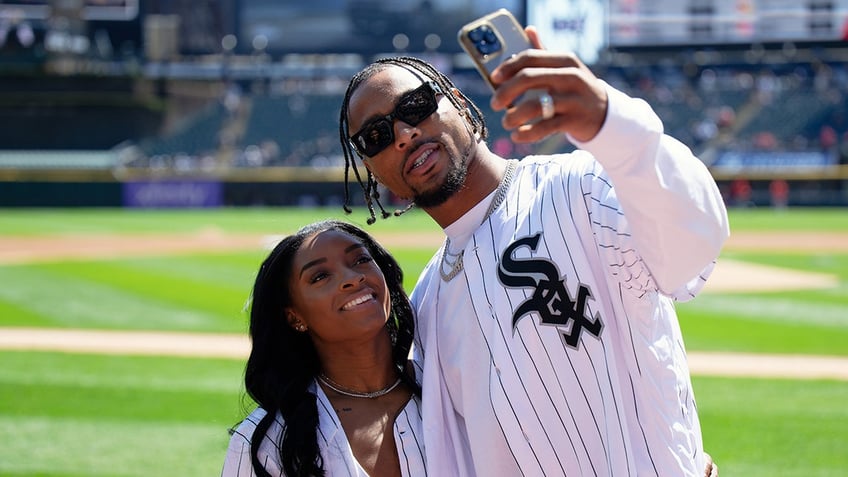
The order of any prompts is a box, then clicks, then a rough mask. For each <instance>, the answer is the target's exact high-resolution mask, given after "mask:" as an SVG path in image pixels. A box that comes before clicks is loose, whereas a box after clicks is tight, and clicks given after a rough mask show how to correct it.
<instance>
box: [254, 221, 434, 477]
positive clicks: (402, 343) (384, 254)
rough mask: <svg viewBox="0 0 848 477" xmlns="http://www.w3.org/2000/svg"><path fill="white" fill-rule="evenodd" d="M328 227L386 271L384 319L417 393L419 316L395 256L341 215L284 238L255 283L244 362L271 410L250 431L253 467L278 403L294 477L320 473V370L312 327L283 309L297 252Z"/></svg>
mask: <svg viewBox="0 0 848 477" xmlns="http://www.w3.org/2000/svg"><path fill="white" fill-rule="evenodd" d="M326 230H337V231H341V232H344V233H347V234H349V235H351V236H353V237H354V238H356V239H357V240H359V241H360V242H361V243H362V244H363V245H365V248H366V249H368V251H369V253H370V254H371V257H372V258H373V259H374V261H375V263H376V264H377V266H379V267H380V270H381V271H382V272H383V275H384V276H385V279H386V284H387V285H388V289H389V295H390V300H391V315H390V316H389V319H388V322H387V324H386V327H387V328H388V329H389V334H390V336H391V338H392V349H393V360H394V365H395V367H396V368H397V369H398V372H399V374H400V376H401V379H403V380H404V381H405V382H406V384H408V385H409V386H411V388H412V389H413V390H414V391H415V393H416V394H417V395H419V396H420V395H421V388H420V387H419V386H418V385H417V383H416V382H415V380H414V378H413V377H411V376H410V375H409V374H408V373H407V372H406V363H407V359H408V356H409V351H410V348H411V346H412V340H413V332H414V326H415V324H414V321H413V312H412V306H411V304H410V302H409V298H408V296H407V294H406V292H405V291H404V288H403V272H402V270H401V268H400V266H399V265H398V263H397V261H396V260H395V259H394V257H392V255H391V254H389V252H388V251H387V250H386V249H385V248H383V247H382V246H381V245H380V244H379V243H377V241H376V240H374V238H373V237H371V235H369V234H368V233H367V232H365V231H364V230H362V229H360V228H359V227H357V226H355V225H352V224H349V223H346V222H343V221H338V220H326V221H321V222H316V223H313V224H310V225H307V226H305V227H303V228H301V229H300V230H298V231H297V232H296V233H294V234H293V235H290V236H288V237H286V238H284V239H283V240H282V241H280V243H279V244H277V246H276V247H275V248H274V250H273V251H272V252H271V253H270V254H269V255H268V257H267V258H266V259H265V261H264V262H263V263H262V266H261V267H260V268H259V273H258V274H257V277H256V282H255V283H254V286H253V294H252V302H251V305H250V337H251V340H252V342H253V345H252V349H251V351H250V356H249V357H248V360H247V366H246V368H245V377H244V384H245V389H246V391H247V394H248V395H249V396H250V397H251V398H253V400H254V401H256V403H257V404H259V406H261V407H262V408H263V409H265V410H266V411H267V413H268V414H267V415H266V416H265V418H264V419H263V420H262V421H261V422H260V424H259V425H257V429H256V431H255V432H254V434H253V436H252V438H251V456H252V459H253V468H254V472H256V474H257V475H259V476H263V475H268V474H267V472H266V471H265V469H264V467H263V466H262V464H261V463H260V462H258V459H257V451H258V449H259V443H260V442H261V441H262V439H263V438H264V436H265V432H266V431H267V429H268V427H269V426H270V424H271V423H272V422H273V419H274V418H275V415H276V413H277V411H279V412H280V413H281V414H282V417H283V419H284V420H285V428H284V429H283V433H282V435H281V437H280V441H279V442H277V443H276V444H277V447H278V448H279V450H280V461H281V462H282V466H283V471H284V472H285V474H286V475H287V476H289V477H294V476H323V475H324V470H323V461H322V459H321V455H320V452H319V448H318V434H317V428H318V407H317V403H316V396H315V395H314V394H312V393H311V392H309V386H310V384H311V383H312V382H313V380H314V378H315V377H316V376H317V375H318V373H319V372H320V370H321V364H320V363H319V361H318V354H317V352H316V351H315V347H314V345H313V344H312V339H311V338H310V337H309V335H308V334H307V333H302V332H298V331H295V330H294V329H293V328H292V327H291V326H289V323H288V320H287V319H286V313H285V310H286V309H287V308H288V307H289V306H290V305H291V296H290V291H289V284H290V281H291V280H292V279H293V278H292V277H293V271H292V264H293V261H294V256H295V253H296V252H297V251H298V250H299V249H300V247H301V245H302V244H303V242H304V241H305V240H306V239H307V238H308V237H310V236H312V235H315V234H317V233H320V232H323V231H326Z"/></svg>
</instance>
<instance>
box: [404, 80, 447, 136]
mask: <svg viewBox="0 0 848 477" xmlns="http://www.w3.org/2000/svg"><path fill="white" fill-rule="evenodd" d="M437 108H438V104H437V103H436V95H435V93H433V90H432V89H430V87H429V86H428V85H424V87H422V88H419V89H417V90H415V91H413V92H412V93H410V94H409V95H408V96H406V97H404V98H403V100H402V101H401V102H400V103H399V104H398V106H397V117H398V119H400V120H401V121H403V122H405V123H407V124H409V125H411V126H417V125H418V123H420V122H421V121H423V120H425V119H427V117H428V116H430V115H431V114H433V113H434V112H435V111H436V109H437Z"/></svg>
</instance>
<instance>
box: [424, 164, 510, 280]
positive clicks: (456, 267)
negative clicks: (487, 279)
mask: <svg viewBox="0 0 848 477" xmlns="http://www.w3.org/2000/svg"><path fill="white" fill-rule="evenodd" d="M516 167H518V161H517V160H509V161H507V165H506V172H504V176H503V177H502V178H501V182H500V184H498V188H497V189H496V190H495V196H494V197H493V198H492V202H490V203H489V209H488V210H487V211H486V215H485V216H484V217H483V221H482V222H480V223H481V224H483V223H485V222H486V221H487V220H489V217H491V216H492V213H493V212H494V211H495V209H497V208H498V206H499V205H501V202H503V201H504V199H505V198H506V191H507V190H508V189H509V186H510V184H512V176H513V174H514V173H515V169H516ZM448 249H450V237H446V238H445V246H444V248H442V258H441V261H440V263H439V275H441V276H442V280H444V281H445V282H449V281H451V280H453V279H454V278H455V277H456V276H457V275H459V272H461V271H462V270H463V268H465V267H464V265H463V262H462V256H463V254H464V253H465V251H464V250H463V251H461V252H459V255H457V256H456V260H455V261H454V262H453V263H451V262H450V261H448V254H449V252H448ZM474 250H477V248H476V247H475V248H474ZM445 269H448V271H447V272H445Z"/></svg>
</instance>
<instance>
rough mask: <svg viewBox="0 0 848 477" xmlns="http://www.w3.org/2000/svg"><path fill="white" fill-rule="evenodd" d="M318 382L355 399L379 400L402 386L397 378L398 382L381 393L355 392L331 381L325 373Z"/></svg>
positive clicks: (320, 375)
mask: <svg viewBox="0 0 848 477" xmlns="http://www.w3.org/2000/svg"><path fill="white" fill-rule="evenodd" d="M318 380H319V381H321V382H322V383H324V385H326V386H327V387H328V388H330V389H332V390H333V391H335V392H337V393H339V394H343V395H345V396H350V397H355V398H365V399H374V398H378V397H380V396H385V395H386V394H389V393H390V392H392V391H394V389H395V388H396V387H398V385H399V384H400V381H401V379H400V378H397V381H395V382H394V383H392V384H390V385H388V386H387V387H385V388H383V389H380V390H379V391H373V392H370V393H361V392H359V391H354V390H353V389H347V388H345V387H344V386H342V385H341V384H339V383H337V382H335V381H333V380H332V379H330V378H329V377H327V375H326V374H324V373H321V374H319V375H318Z"/></svg>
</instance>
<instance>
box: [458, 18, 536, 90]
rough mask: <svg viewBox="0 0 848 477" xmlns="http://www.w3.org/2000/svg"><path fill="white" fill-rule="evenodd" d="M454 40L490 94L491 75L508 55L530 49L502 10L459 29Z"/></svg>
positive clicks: (522, 30)
mask: <svg viewBox="0 0 848 477" xmlns="http://www.w3.org/2000/svg"><path fill="white" fill-rule="evenodd" d="M457 38H458V39H459V44H460V45H461V46H462V49H463V50H465V52H466V53H468V55H469V56H470V57H471V59H472V60H473V61H474V66H475V67H476V68H477V71H479V72H480V74H481V75H482V76H483V79H484V80H486V83H487V84H488V85H489V87H490V88H492V90H494V89H495V85H494V84H493V83H492V78H491V75H492V71H493V70H494V69H495V68H497V67H498V65H500V64H501V63H503V62H504V61H506V60H507V59H509V58H510V57H511V56H512V55H514V54H516V53H519V52H521V51H523V50H526V49H528V48H532V47H533V46H532V45H531V44H530V39H529V38H528V37H527V34H526V33H524V28H523V27H522V26H521V24H520V23H518V20H516V19H515V17H514V16H513V15H512V13H510V12H509V10H507V9H505V8H501V9H500V10H497V11H495V12H492V13H490V14H488V15H486V16H484V17H481V18H478V19H477V20H474V21H472V22H470V23H468V24H467V25H465V26H463V27H462V28H460V30H459V33H458V34H457Z"/></svg>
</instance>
